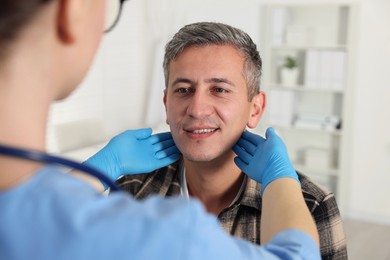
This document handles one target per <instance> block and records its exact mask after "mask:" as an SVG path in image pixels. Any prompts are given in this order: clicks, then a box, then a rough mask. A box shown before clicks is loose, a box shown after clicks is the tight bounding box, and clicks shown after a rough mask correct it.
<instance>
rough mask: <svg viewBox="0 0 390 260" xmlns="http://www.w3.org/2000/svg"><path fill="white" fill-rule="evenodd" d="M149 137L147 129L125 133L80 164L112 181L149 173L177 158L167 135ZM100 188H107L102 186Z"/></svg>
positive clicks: (178, 153) (172, 143) (170, 139)
mask: <svg viewBox="0 0 390 260" xmlns="http://www.w3.org/2000/svg"><path fill="white" fill-rule="evenodd" d="M151 134H152V130H151V129H150V128H144V129H139V130H128V131H125V132H123V133H121V134H119V135H117V136H115V137H114V138H112V139H111V140H110V142H109V143H108V144H107V145H106V146H105V147H104V148H103V149H101V150H100V151H99V152H97V153H96V154H95V155H93V156H92V157H91V158H89V159H88V160H87V161H85V162H84V164H86V165H88V166H92V167H95V168H97V169H99V170H100V171H101V172H103V173H104V174H105V175H106V176H107V177H108V178H110V179H111V180H112V181H115V180H116V179H118V178H119V176H121V175H124V174H139V173H149V172H151V171H154V170H156V169H159V168H162V167H164V166H167V165H169V164H171V163H174V162H175V161H177V160H178V159H179V158H180V151H179V150H178V149H177V147H176V145H175V143H174V141H173V139H172V135H171V133H170V132H166V133H160V134H155V135H151ZM102 183H103V182H102ZM103 185H104V188H105V189H107V186H106V184H105V183H103Z"/></svg>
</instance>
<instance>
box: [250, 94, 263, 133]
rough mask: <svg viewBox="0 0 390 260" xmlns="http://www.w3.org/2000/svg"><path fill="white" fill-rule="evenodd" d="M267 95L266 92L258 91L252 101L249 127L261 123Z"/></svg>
mask: <svg viewBox="0 0 390 260" xmlns="http://www.w3.org/2000/svg"><path fill="white" fill-rule="evenodd" d="M265 105H266V95H265V93H264V92H262V91H261V92H259V93H257V94H256V95H255V96H254V97H253V98H252V101H251V108H250V112H249V118H248V122H247V126H248V127H249V128H255V127H256V126H257V124H258V123H259V121H260V119H261V117H262V115H263V113H264V109H265Z"/></svg>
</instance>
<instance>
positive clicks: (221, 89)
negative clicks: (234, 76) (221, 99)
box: [214, 88, 228, 93]
mask: <svg viewBox="0 0 390 260" xmlns="http://www.w3.org/2000/svg"><path fill="white" fill-rule="evenodd" d="M214 92H216V93H228V91H227V90H226V89H224V88H214Z"/></svg>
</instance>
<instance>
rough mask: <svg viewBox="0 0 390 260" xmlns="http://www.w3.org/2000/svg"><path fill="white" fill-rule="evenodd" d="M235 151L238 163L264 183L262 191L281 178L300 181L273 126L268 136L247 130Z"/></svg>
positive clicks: (256, 179) (235, 160)
mask: <svg viewBox="0 0 390 260" xmlns="http://www.w3.org/2000/svg"><path fill="white" fill-rule="evenodd" d="M233 151H234V152H235V153H236V154H237V157H236V158H234V162H235V163H236V165H237V166H238V167H239V168H240V169H241V170H242V171H243V172H244V173H245V174H247V175H248V176H249V177H251V178H252V179H254V180H255V181H257V182H259V183H261V184H262V188H261V192H262V193H264V190H265V189H266V187H267V185H268V184H269V183H271V182H272V181H274V180H276V179H279V178H284V177H290V178H293V179H296V180H297V181H298V182H299V180H298V175H297V173H296V171H295V169H294V167H293V166H292V164H291V162H290V159H289V158H288V154H287V150H286V146H285V144H284V143H283V141H282V139H281V138H280V137H279V136H278V135H277V134H276V133H275V130H274V129H273V128H268V129H267V132H266V138H263V137H261V136H258V135H256V134H253V133H250V132H247V131H245V132H244V133H243V134H242V136H241V138H240V139H239V140H238V142H237V143H236V144H235V145H234V146H233Z"/></svg>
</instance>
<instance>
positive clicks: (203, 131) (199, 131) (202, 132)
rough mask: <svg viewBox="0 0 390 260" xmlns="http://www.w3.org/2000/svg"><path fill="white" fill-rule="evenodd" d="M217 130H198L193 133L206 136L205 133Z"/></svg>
mask: <svg viewBox="0 0 390 260" xmlns="http://www.w3.org/2000/svg"><path fill="white" fill-rule="evenodd" d="M214 131H215V129H198V130H194V131H192V133H194V134H204V133H211V132H214Z"/></svg>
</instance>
